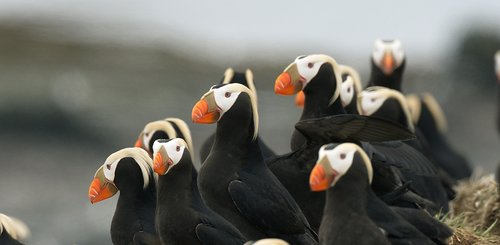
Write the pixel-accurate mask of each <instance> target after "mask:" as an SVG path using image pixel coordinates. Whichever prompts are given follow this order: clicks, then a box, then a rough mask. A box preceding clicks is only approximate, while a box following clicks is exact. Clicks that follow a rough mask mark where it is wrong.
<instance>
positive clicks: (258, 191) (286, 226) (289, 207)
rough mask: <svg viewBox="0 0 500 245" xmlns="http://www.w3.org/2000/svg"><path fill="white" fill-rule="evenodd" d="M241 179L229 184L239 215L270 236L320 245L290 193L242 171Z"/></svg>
mask: <svg viewBox="0 0 500 245" xmlns="http://www.w3.org/2000/svg"><path fill="white" fill-rule="evenodd" d="M239 174H240V180H234V181H232V182H231V183H230V184H229V194H230V196H231V198H232V200H233V202H234V204H235V205H236V207H237V208H238V210H239V211H240V213H241V214H242V215H243V216H244V217H245V218H246V219H248V220H249V221H250V222H251V223H253V224H255V225H256V226H258V227H259V228H260V229H262V230H263V231H265V232H266V233H267V234H268V235H270V236H276V237H280V238H282V239H285V240H287V241H289V242H292V243H293V244H317V241H316V240H317V238H316V237H317V236H316V234H315V233H314V232H313V231H312V230H311V228H310V226H309V223H308V222H307V220H306V218H305V217H304V215H303V214H302V211H301V210H300V208H299V207H298V205H297V204H296V203H295V201H294V200H293V198H292V197H291V196H290V194H289V193H288V191H286V189H285V188H284V187H283V186H281V184H279V181H278V180H277V179H276V180H275V182H277V183H274V181H262V178H261V177H259V176H254V175H252V174H249V173H245V172H240V173H239Z"/></svg>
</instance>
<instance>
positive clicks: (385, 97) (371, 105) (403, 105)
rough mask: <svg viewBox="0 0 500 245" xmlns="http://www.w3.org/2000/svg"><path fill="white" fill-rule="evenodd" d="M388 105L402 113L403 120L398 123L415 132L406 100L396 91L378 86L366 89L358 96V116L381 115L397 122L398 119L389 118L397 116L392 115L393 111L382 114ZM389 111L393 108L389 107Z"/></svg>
mask: <svg viewBox="0 0 500 245" xmlns="http://www.w3.org/2000/svg"><path fill="white" fill-rule="evenodd" d="M389 103H392V105H395V106H396V107H398V108H397V109H400V110H401V112H402V113H403V116H404V118H405V120H404V122H400V123H402V124H404V125H405V126H406V127H407V128H408V129H409V130H410V131H412V132H415V127H414V125H413V119H412V115H411V114H410V109H409V107H408V103H407V101H406V98H405V97H404V95H403V94H402V93H401V92H399V91H397V90H394V89H390V88H386V87H380V86H373V87H368V88H367V89H365V90H363V91H362V92H361V93H360V94H359V96H358V104H357V106H358V112H359V114H360V115H364V116H375V115H377V114H380V113H383V114H382V115H383V116H382V117H389V118H386V119H390V120H394V121H398V120H399V119H398V118H391V116H397V115H396V114H394V111H392V110H391V111H390V112H382V111H383V109H382V108H383V107H384V106H386V105H387V106H390V105H389ZM386 108H387V107H386ZM390 109H395V108H394V107H391V108H390Z"/></svg>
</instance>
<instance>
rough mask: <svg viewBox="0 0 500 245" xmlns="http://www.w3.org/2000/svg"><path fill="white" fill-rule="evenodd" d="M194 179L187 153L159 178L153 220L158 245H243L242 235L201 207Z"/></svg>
mask: <svg viewBox="0 0 500 245" xmlns="http://www.w3.org/2000/svg"><path fill="white" fill-rule="evenodd" d="M196 176H197V173H196V171H195V169H194V167H193V163H192V160H191V156H190V154H189V152H188V151H187V150H185V151H184V153H183V155H182V158H181V159H180V161H179V162H178V163H177V164H176V165H175V166H173V167H171V169H170V170H169V171H168V172H167V173H166V174H165V175H160V176H159V178H158V203H157V214H156V220H157V227H158V234H159V236H160V238H161V241H162V243H163V244H193V245H194V244H213V245H218V244H221V245H240V244H243V243H244V242H245V241H246V239H245V238H244V237H243V235H242V234H241V233H240V232H239V231H238V230H237V229H236V228H235V227H234V226H233V225H232V224H231V223H229V222H228V221H226V220H225V219H224V218H222V217H221V216H220V215H218V214H216V213H215V212H213V211H212V210H210V209H209V208H208V207H207V206H206V205H205V203H204V202H203V200H202V199H201V196H200V194H199V191H198V187H197V181H196Z"/></svg>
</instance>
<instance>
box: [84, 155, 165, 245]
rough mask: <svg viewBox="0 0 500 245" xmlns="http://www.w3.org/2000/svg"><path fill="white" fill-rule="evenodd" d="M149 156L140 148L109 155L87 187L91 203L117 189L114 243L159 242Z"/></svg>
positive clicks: (112, 231) (111, 194) (113, 223)
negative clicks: (118, 194) (118, 193)
mask: <svg viewBox="0 0 500 245" xmlns="http://www.w3.org/2000/svg"><path fill="white" fill-rule="evenodd" d="M152 166H153V163H152V159H151V158H150V157H149V155H148V153H147V152H146V151H145V150H143V149H140V148H136V147H135V148H125V149H122V150H119V151H117V152H115V153H113V154H111V155H110V156H109V157H108V158H107V159H106V161H105V162H104V164H103V165H102V166H101V167H100V168H99V169H97V172H96V173H95V175H94V180H93V181H92V183H91V184H90V187H89V193H88V195H89V199H90V202H91V203H92V204H94V203H97V202H100V201H102V200H105V199H108V198H110V197H112V196H114V195H115V194H116V193H117V192H118V191H120V197H119V198H118V202H117V204H116V209H115V214H114V215H113V220H112V222H111V240H112V242H113V244H120V245H121V244H160V243H159V239H158V237H157V236H156V231H155V223H154V220H155V210H156V186H155V181H156V180H155V178H156V177H155V175H154V172H153V167H152Z"/></svg>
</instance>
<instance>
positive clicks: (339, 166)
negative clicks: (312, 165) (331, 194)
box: [318, 143, 373, 186]
mask: <svg viewBox="0 0 500 245" xmlns="http://www.w3.org/2000/svg"><path fill="white" fill-rule="evenodd" d="M326 146H328V145H325V146H322V147H321V149H320V151H319V154H318V155H320V157H322V156H326V157H327V159H328V162H329V163H330V166H331V167H332V169H334V170H335V171H336V172H337V173H338V174H339V175H338V176H337V178H336V179H335V180H334V181H333V182H332V186H334V185H335V183H337V181H338V180H339V179H340V178H341V177H342V176H343V175H345V174H346V173H347V171H349V168H350V167H351V166H352V163H353V159H354V154H355V153H356V152H358V153H359V154H360V155H361V158H362V159H363V161H364V163H365V165H366V168H367V173H368V182H369V183H371V181H372V178H373V169H372V165H371V161H370V159H369V158H368V156H367V155H366V153H365V151H364V150H363V149H361V148H360V147H359V146H358V145H356V144H353V143H343V144H340V145H338V146H337V147H335V148H333V149H329V150H325V148H326ZM321 155H322V156H321Z"/></svg>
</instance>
